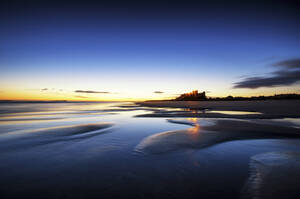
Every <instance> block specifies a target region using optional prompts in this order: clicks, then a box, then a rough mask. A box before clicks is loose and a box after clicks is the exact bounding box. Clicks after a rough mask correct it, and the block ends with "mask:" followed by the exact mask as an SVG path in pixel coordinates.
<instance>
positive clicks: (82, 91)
mask: <svg viewBox="0 0 300 199" xmlns="http://www.w3.org/2000/svg"><path fill="white" fill-rule="evenodd" d="M74 92H75V93H88V94H91V93H92V94H93V93H97V94H99V93H101V94H109V93H110V92H106V91H89V90H76V91H74Z"/></svg>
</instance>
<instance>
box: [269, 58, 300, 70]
mask: <svg viewBox="0 0 300 199" xmlns="http://www.w3.org/2000/svg"><path fill="white" fill-rule="evenodd" d="M272 66H277V67H283V68H292V69H300V59H289V60H284V61H280V62H277V63H274V64H272Z"/></svg>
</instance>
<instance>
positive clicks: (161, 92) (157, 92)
mask: <svg viewBox="0 0 300 199" xmlns="http://www.w3.org/2000/svg"><path fill="white" fill-rule="evenodd" d="M153 93H155V94H163V93H165V92H163V91H154V92H153Z"/></svg>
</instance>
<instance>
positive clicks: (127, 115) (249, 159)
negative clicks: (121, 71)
mask: <svg viewBox="0 0 300 199" xmlns="http://www.w3.org/2000/svg"><path fill="white" fill-rule="evenodd" d="M155 110H156V109H155V108H149V109H148V108H144V107H139V106H135V105H134V104H132V103H40V104H38V103H36V104H28V103H24V104H13V103H11V104H1V105H0V113H1V114H0V179H1V180H0V185H1V186H0V197H1V198H5V199H6V198H222V199H224V198H230V199H234V198H263V196H265V197H266V196H268V197H269V196H270V194H272V191H271V190H272V189H271V188H270V187H272V186H276V187H280V186H279V184H278V182H280V181H281V180H283V181H284V182H285V183H293V186H291V187H292V189H288V188H287V189H284V188H282V189H277V190H276V191H277V192H276V194H277V195H278V196H287V197H285V198H289V197H288V196H291V197H295V196H299V195H300V192H299V190H300V187H299V184H300V183H299V182H300V179H299V173H300V168H299V167H295V166H293V167H292V170H288V169H287V168H289V167H290V166H291V165H292V164H294V163H295V162H296V163H297V165H298V164H299V161H298V160H299V153H300V132H299V131H300V129H299V120H298V119H292V120H290V119H288V118H287V119H276V120H268V119H264V120H260V119H256V120H253V119H252V120H250V119H249V120H247V119H243V120H238V119H220V118H205V119H201V118H183V117H182V118H174V117H172V119H168V118H161V117H160V118H155V117H152V118H149V117H147V118H144V117H135V116H136V115H143V114H149V113H152V112H153V111H155ZM156 111H164V110H163V109H162V108H159V109H158V110H156ZM291 121H292V123H291ZM291 124H293V125H291ZM286 154H287V155H286ZM270 161H271V162H275V163H276V164H277V163H278V164H279V166H277V165H276V164H274V163H272V164H270V163H269V162H270ZM261 164H262V165H266V166H260V165H261ZM273 168H276V169H275V170H274V169H273ZM268 170H272V171H275V172H276V173H274V172H273V173H271V174H268V173H269V172H268ZM291 171H292V172H294V173H295V174H297V175H294V176H293V178H292V179H291V180H290V181H289V178H287V175H291ZM279 173H280V175H279ZM260 174H263V175H264V176H259V175H260ZM267 174H268V175H267ZM257 180H261V181H263V183H264V186H263V185H261V184H259V182H257ZM273 180H276V181H277V182H273ZM256 187H259V190H258V189H256ZM285 187H288V186H285ZM258 191H259V192H258ZM288 191H292V192H293V193H288ZM291 197H290V198H291Z"/></svg>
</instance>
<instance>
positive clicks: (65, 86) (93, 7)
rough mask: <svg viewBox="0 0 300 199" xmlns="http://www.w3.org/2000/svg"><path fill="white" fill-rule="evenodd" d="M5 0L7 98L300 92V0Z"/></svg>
mask: <svg viewBox="0 0 300 199" xmlns="http://www.w3.org/2000/svg"><path fill="white" fill-rule="evenodd" d="M208 2H211V3H207V2H206V3H203V2H202V3H200V1H199V2H198V3H192V2H188V1H181V2H179V1H169V2H168V1H46V0H45V1H30V0H29V1H25V0H24V1H22V0H19V1H11V0H10V1H8V0H7V1H2V3H0V30H1V31H0V71H1V72H0V99H2V100H84V101H86V100H144V99H167V98H173V97H175V96H176V95H178V94H180V93H183V92H189V91H191V90H195V89H198V90H199V91H208V96H227V95H233V96H250V95H272V94H275V93H300V84H299V80H300V38H299V37H300V25H299V21H300V17H299V16H300V14H299V4H298V3H295V2H296V1H279V0H277V1H276V0H274V1H208Z"/></svg>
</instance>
